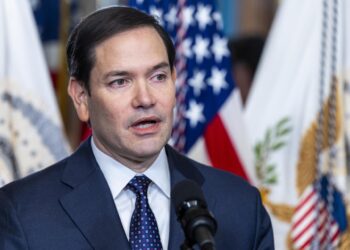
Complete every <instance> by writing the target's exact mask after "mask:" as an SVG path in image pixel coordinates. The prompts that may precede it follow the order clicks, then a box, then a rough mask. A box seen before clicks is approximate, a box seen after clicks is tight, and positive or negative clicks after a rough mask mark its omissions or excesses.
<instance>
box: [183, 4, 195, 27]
mask: <svg viewBox="0 0 350 250" xmlns="http://www.w3.org/2000/svg"><path fill="white" fill-rule="evenodd" d="M193 14H194V7H193V6H187V7H185V8H184V10H183V13H182V15H183V26H184V28H185V29H186V30H187V29H188V27H190V26H191V25H193V21H194V20H193Z"/></svg>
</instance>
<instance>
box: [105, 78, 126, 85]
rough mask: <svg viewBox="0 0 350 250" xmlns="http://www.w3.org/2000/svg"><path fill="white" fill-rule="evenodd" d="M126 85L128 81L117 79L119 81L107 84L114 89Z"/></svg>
mask: <svg viewBox="0 0 350 250" xmlns="http://www.w3.org/2000/svg"><path fill="white" fill-rule="evenodd" d="M127 83H128V81H127V80H126V79H124V78H119V79H115V80H113V81H111V82H109V84H108V85H110V86H114V87H123V86H124V85H126V84H127Z"/></svg>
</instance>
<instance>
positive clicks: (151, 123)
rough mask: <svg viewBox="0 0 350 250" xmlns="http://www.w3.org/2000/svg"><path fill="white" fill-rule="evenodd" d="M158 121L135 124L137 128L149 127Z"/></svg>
mask: <svg viewBox="0 0 350 250" xmlns="http://www.w3.org/2000/svg"><path fill="white" fill-rule="evenodd" d="M156 123H157V121H142V122H139V123H136V124H135V125H134V126H135V127H137V128H149V127H151V126H153V125H154V124H156Z"/></svg>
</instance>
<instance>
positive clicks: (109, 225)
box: [60, 140, 130, 250]
mask: <svg viewBox="0 0 350 250" xmlns="http://www.w3.org/2000/svg"><path fill="white" fill-rule="evenodd" d="M62 181H63V182H64V183H65V184H67V185H69V186H70V187H72V190H71V191H70V192H68V193H67V194H66V195H64V196H63V197H62V198H61V199H60V202H61V205H62V207H63V208H64V210H65V211H66V212H67V214H68V215H69V217H70V218H71V219H72V221H73V222H74V224H75V225H76V226H77V227H78V228H79V230H80V231H81V233H82V234H83V235H84V237H85V238H86V239H87V241H88V242H89V243H90V244H91V245H92V247H93V248H94V249H104V250H108V249H129V248H130V246H129V242H128V240H127V237H126V235H125V232H124V229H123V226H122V223H121V221H120V218H119V215H118V213H117V210H116V207H115V204H114V201H113V197H112V195H111V192H110V190H109V187H108V184H107V182H106V180H105V178H104V176H103V174H102V172H101V170H100V168H99V167H98V165H97V162H96V160H95V158H94V156H93V153H92V150H91V147H90V140H87V141H86V142H85V143H84V144H83V145H82V146H81V147H80V148H79V149H78V151H77V152H76V153H74V154H73V155H72V157H70V158H69V160H68V163H67V166H66V168H65V171H64V173H63V177H62Z"/></svg>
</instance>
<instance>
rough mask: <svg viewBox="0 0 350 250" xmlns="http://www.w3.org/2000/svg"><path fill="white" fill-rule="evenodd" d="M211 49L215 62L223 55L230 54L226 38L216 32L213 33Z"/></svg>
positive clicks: (219, 60) (218, 61)
mask: <svg viewBox="0 0 350 250" xmlns="http://www.w3.org/2000/svg"><path fill="white" fill-rule="evenodd" d="M211 49H212V51H213V54H214V56H215V61H216V62H217V63H220V62H221V61H222V58H223V57H226V56H229V55H230V52H229V50H228V48H227V40H226V39H225V38H224V37H220V36H219V35H218V34H215V35H214V39H213V45H212V47H211Z"/></svg>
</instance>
